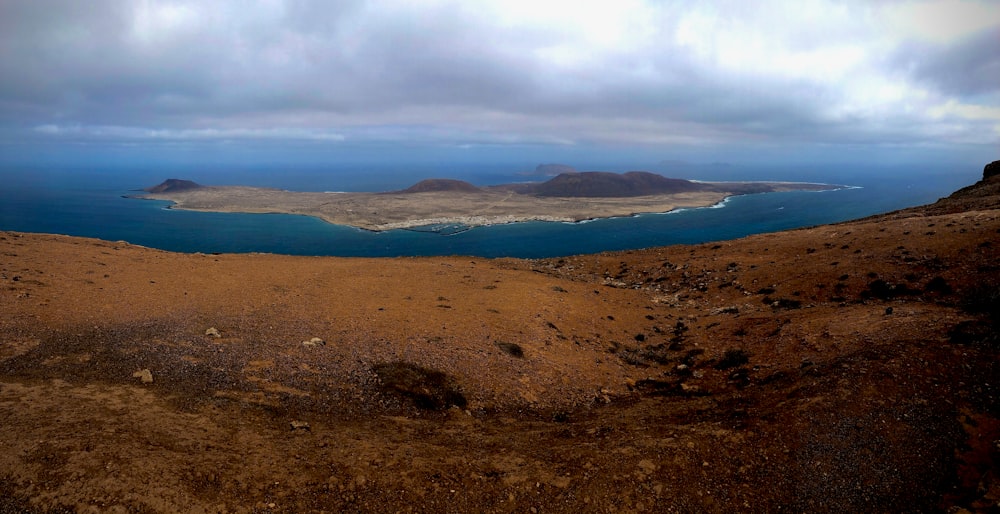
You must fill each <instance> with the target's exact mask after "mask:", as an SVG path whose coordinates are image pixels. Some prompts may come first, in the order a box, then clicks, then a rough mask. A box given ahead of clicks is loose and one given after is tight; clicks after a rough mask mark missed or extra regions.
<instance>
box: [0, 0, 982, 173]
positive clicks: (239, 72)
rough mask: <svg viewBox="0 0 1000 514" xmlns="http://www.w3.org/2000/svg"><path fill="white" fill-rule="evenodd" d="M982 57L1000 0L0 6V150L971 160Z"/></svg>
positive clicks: (349, 0)
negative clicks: (478, 151) (719, 153)
mask: <svg viewBox="0 0 1000 514" xmlns="http://www.w3.org/2000/svg"><path fill="white" fill-rule="evenodd" d="M998 48H1000V2H995V1H984V2H972V1H969V2H967V1H951V0H949V1H926V2H924V1H916V2H901V1H900V2H896V1H880V2H875V1H867V0H862V1H856V2H855V1H824V0H798V1H793V2H745V1H718V2H701V1H690V2H685V1H679V2H663V1H654V0H616V1H587V0H573V1H545V0H497V1H492V0H490V1H476V2H469V1H449V0H428V1H412V0H380V1H364V0H344V1H319V0H317V1H309V0H302V1H293V0H286V1H280V0H260V1H255V2H254V1H246V0H233V1H224V0H213V1H202V0H197V1H142V0H135V1H125V0H120V1H119V0H88V1H85V2H84V1H79V0H24V1H15V0H0V77H2V78H0V152H3V153H5V154H7V155H6V157H8V158H10V157H11V156H12V155H16V154H17V153H18V152H21V151H24V152H28V149H34V151H37V149H38V148H44V149H46V151H57V150H58V149H59V148H64V147H65V148H68V147H70V146H73V147H80V146H88V145H90V146H94V147H113V146H115V145H126V146H129V147H131V148H140V149H142V148H149V149H156V148H160V149H162V148H163V146H164V145H176V144H188V145H194V146H195V147H197V148H201V149H210V148H212V147H214V146H219V145H226V144H230V145H231V144H233V143H234V142H235V143H238V144H248V145H258V144H267V145H271V146H272V147H274V148H280V147H282V146H283V145H285V146H287V147H288V148H302V147H319V148H325V149H328V150H331V151H336V149H337V148H348V147H357V146H359V145H361V146H364V145H369V146H380V147H384V148H392V147H393V146H394V145H405V146H407V147H415V146H428V147H444V148H451V147H454V148H470V147H471V148H474V147H479V146H490V147H497V146H499V147H510V148H523V147H525V146H531V147H534V148H543V149H544V148H552V149H566V148H569V149H573V148H581V149H584V148H585V149H608V151H616V152H627V151H629V150H637V151H643V152H647V153H650V152H652V153H655V152H662V153H663V154H664V155H670V154H671V153H672V152H678V151H680V152H682V153H686V154H692V153H693V154H698V152H704V153H705V154H706V155H708V154H712V153H713V152H714V151H715V150H716V149H719V148H740V149H743V150H744V151H749V152H753V151H759V152H765V151H766V152H776V153H780V152H782V151H783V150H782V149H789V148H793V147H799V148H802V147H805V148H811V149H814V150H815V151H816V152H819V153H817V155H820V154H821V153H823V152H826V153H827V154H837V153H840V152H843V151H845V150H844V149H858V148H867V149H878V150H879V151H882V152H897V153H905V152H912V151H920V150H926V149H938V150H941V151H943V152H946V153H947V152H951V154H954V155H959V154H963V153H965V154H968V153H974V154H976V156H977V158H978V156H979V155H983V156H987V155H991V154H996V153H997V149H998V148H1000V51H998V50H997V49H998ZM151 151H152V150H151ZM997 157H1000V156H996V157H994V158H997Z"/></svg>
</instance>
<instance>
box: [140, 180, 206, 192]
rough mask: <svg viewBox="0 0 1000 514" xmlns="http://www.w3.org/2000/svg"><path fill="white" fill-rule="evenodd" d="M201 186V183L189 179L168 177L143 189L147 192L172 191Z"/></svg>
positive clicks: (187, 189)
mask: <svg viewBox="0 0 1000 514" xmlns="http://www.w3.org/2000/svg"><path fill="white" fill-rule="evenodd" d="M200 187H202V185H201V184H198V183H195V182H192V181H190V180H181V179H176V178H168V179H167V180H164V181H163V182H161V183H159V184H157V185H155V186H153V187H147V188H146V189H143V191H145V192H147V193H173V192H176V191H189V190H191V189H198V188H200Z"/></svg>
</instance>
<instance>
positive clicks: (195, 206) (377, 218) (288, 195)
mask: <svg viewBox="0 0 1000 514" xmlns="http://www.w3.org/2000/svg"><path fill="white" fill-rule="evenodd" d="M748 184H753V185H754V186H758V187H760V188H767V189H766V190H763V191H760V193H765V192H784V191H803V190H804V191H828V190H835V189H839V188H842V187H844V186H838V185H832V184H813V183H791V182H787V183H780V184H779V183H773V182H760V183H753V182H741V183H739V185H741V186H744V187H745V186H747V185H748ZM743 194H759V193H758V192H756V191H755V192H751V193H748V192H745V191H741V190H739V188H737V190H736V191H724V190H716V191H695V192H683V193H674V194H657V195H647V196H631V197H545V196H534V195H526V194H518V193H513V192H510V191H501V190H489V189H483V190H480V191H476V192H463V191H432V192H418V193H404V192H387V193H345V192H293V191H285V190H279V189H270V188H255V187H245V186H203V187H199V188H195V189H189V190H183V191H172V192H165V193H144V194H138V195H133V196H129V197H130V198H136V199H147V200H161V201H169V202H171V205H170V206H168V208H169V209H178V210H189V211H201V212H232V213H256V214H268V213H273V214H297V215H304V216H311V217H314V218H318V219H320V220H322V221H324V222H327V223H330V224H332V225H341V226H348V227H353V228H357V229H361V230H365V231H370V232H384V231H388V230H398V229H404V230H405V229H414V228H417V227H426V226H433V225H461V226H464V227H468V228H472V227H482V226H492V225H507V224H512V223H523V222H531V221H542V222H562V223H580V222H587V221H593V220H598V219H607V218H622V217H633V216H637V215H641V214H667V213H670V212H676V211H680V210H686V209H695V208H711V207H714V206H719V205H723V204H724V202H725V201H726V200H727V199H728V198H731V197H733V196H739V195H743Z"/></svg>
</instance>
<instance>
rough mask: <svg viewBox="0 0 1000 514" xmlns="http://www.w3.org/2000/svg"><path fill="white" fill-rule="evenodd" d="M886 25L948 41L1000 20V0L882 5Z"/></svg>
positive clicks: (938, 0)
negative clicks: (997, 0)
mask: <svg viewBox="0 0 1000 514" xmlns="http://www.w3.org/2000/svg"><path fill="white" fill-rule="evenodd" d="M883 9H884V11H883V13H882V20H883V21H884V23H885V26H886V27H887V28H888V29H890V30H891V31H892V32H894V33H895V34H897V35H899V36H902V37H916V38H920V39H924V40H927V41H930V42H933V43H938V44H942V43H948V42H951V41H954V40H956V39H959V38H962V37H964V36H966V35H968V34H972V33H975V32H978V31H981V30H983V29H986V28H989V27H996V26H997V25H998V24H1000V2H996V1H994V0H978V1H976V0H931V1H907V2H898V3H889V4H885V5H884V6H883Z"/></svg>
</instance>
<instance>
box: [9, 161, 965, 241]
mask: <svg viewBox="0 0 1000 514" xmlns="http://www.w3.org/2000/svg"><path fill="white" fill-rule="evenodd" d="M172 172H173V175H172V176H176V175H181V176H184V175H183V173H177V172H176V170H172ZM2 173H3V175H4V177H3V178H4V180H3V182H2V184H3V185H2V186H0V230H14V231H24V232H42V233H56V234H66V235H74V236H84V237H95V238H100V239H105V240H112V241H119V240H122V241H128V242H130V243H133V244H138V245H142V246H148V247H151V248H158V249H163V250H170V251H178V252H204V253H247V252H264V253H281V254H292V255H330V256H344V257H397V256H434V255H468V256H478V257H522V258H540V257H555V256H564V255H572V254H583V253H597V252H603V251H613V250H629V249H637V248H646V247H653V246H665V245H673V244H692V243H705V242H713V241H723V240H729V239H735V238H739V237H743V236H746V235H750V234H756V233H764V232H774V231H779V230H786V229H792V228H798V227H805V226H812V225H820V224H827V223H835V222H840V221H846V220H850V219H855V218H859V217H864V216H868V215H872V214H877V213H882V212H887V211H891V210H895V209H900V208H904V207H909V206H914V205H920V204H924V203H929V202H933V201H934V200H936V199H937V198H940V197H942V196H946V195H947V194H949V193H951V192H952V191H954V190H955V189H958V188H959V187H962V186H964V185H968V184H970V183H972V182H975V180H976V179H977V178H978V177H976V176H975V175H976V173H975V172H973V171H969V172H967V173H965V172H963V173H954V172H951V171H948V170H941V169H936V170H935V169H927V170H923V171H921V172H919V173H914V172H913V170H909V172H908V173H907V174H905V175H901V174H899V173H898V171H894V170H853V171H852V172H849V173H848V172H843V171H827V172H811V173H804V172H803V173H797V174H796V173H795V172H794V171H785V172H784V173H774V172H772V173H771V174H770V175H771V176H770V177H763V175H767V174H768V173H767V170H753V171H748V172H746V175H747V176H743V177H732V176H726V177H723V178H725V179H730V180H732V179H738V180H763V179H781V180H803V181H817V182H827V183H839V184H845V185H848V186H851V187H847V188H841V189H837V190H833V191H824V192H787V193H768V194H758V195H746V196H736V197H731V198H729V199H727V200H726V201H725V202H724V203H722V204H720V205H717V206H713V207H708V208H698V209H686V210H680V211H674V212H670V213H654V214H643V215H639V216H635V217H628V218H613V219H600V220H593V221H588V222H583V223H551V222H528V223H515V224H509V225H496V226H489V227H475V228H472V229H469V230H460V229H453V230H446V231H444V232H443V233H434V232H427V231H421V230H393V231H388V232H381V233H374V232H367V231H364V230H359V229H355V228H352V227H345V226H337V225H331V224H328V223H326V222H323V221H321V220H318V219H315V218H310V217H306V216H296V215H285V214H244V213H210V212H192V211H183V210H178V209H169V208H168V206H169V204H168V203H167V202H159V201H151V200H137V199H130V198H123V196H124V195H128V194H130V193H134V191H133V190H134V189H138V188H141V187H144V186H148V185H151V184H155V183H157V182H159V181H161V180H162V179H163V178H165V176H164V171H162V170H145V171H135V170H128V171H122V170H71V171H68V170H24V169H15V170H11V169H6V170H3V171H2ZM430 173H431V172H428V171H427V170H408V171H406V172H403V171H400V172H397V173H382V174H376V175H372V174H371V173H368V172H364V173H362V172H360V171H359V172H355V173H353V174H352V173H350V172H347V171H343V170H341V171H340V172H338V173H330V172H329V171H316V170H299V171H298V172H297V173H290V174H276V173H268V172H267V171H266V170H256V171H254V172H243V173H235V172H233V173H230V174H220V175H219V176H213V178H214V179H215V182H216V183H242V184H248V185H260V186H269V187H281V188H285V189H291V190H314V191H315V190H320V191H322V190H355V191H357V190H365V189H364V188H368V190H371V188H373V187H378V188H381V189H383V190H384V189H391V188H395V187H399V188H402V187H405V186H406V185H408V184H410V183H413V182H415V181H416V180H419V178H426V177H428V176H432V175H431V174H430ZM463 173H464V174H463ZM730 174H731V172H730ZM439 175H441V174H439ZM446 175H450V176H453V177H459V178H463V179H467V180H470V181H473V182H476V183H479V184H484V183H494V184H495V183H500V182H504V181H515V180H524V177H522V176H519V175H516V174H513V173H506V174H504V173H503V172H502V171H497V170H493V169H488V170H486V171H483V170H472V171H461V172H460V171H458V170H450V173H448V174H446ZM754 175H756V176H754ZM796 175H797V176H796ZM187 176H191V175H190V174H188V175H187ZM697 178H699V179H702V180H717V179H718V178H713V177H711V176H699V177H697Z"/></svg>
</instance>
